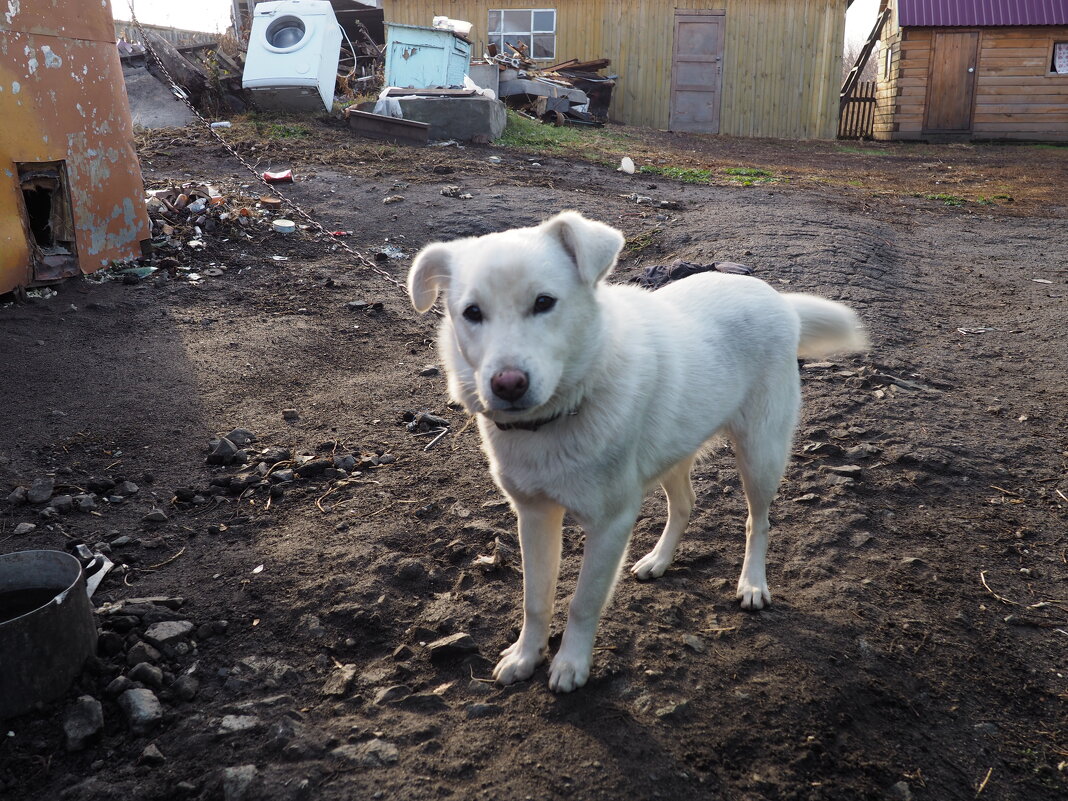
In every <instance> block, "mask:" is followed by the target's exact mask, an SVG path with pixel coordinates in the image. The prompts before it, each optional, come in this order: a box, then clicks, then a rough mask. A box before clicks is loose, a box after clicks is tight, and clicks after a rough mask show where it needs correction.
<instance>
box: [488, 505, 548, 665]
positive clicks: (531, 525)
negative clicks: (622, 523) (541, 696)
mask: <svg viewBox="0 0 1068 801" xmlns="http://www.w3.org/2000/svg"><path fill="white" fill-rule="evenodd" d="M512 500H513V502H514V503H515V507H516V512H517V514H518V515H519V548H520V551H521V552H522V555H523V629H522V631H520V632H519V639H518V640H516V641H515V642H514V643H512V644H511V645H510V646H509V647H508V648H505V649H504V650H503V651H501V660H500V661H499V662H498V663H497V667H496V668H494V670H493V678H494V679H496V680H497V682H498V683H499V684H511V683H512V682H516V681H524V680H526V679H529V678H530V677H531V676H532V675H533V674H534V668H536V667H537V666H538V665H540V664H541V663H542V662H543V661H544V660H545V655H546V651H547V649H548V645H549V625H550V623H551V622H552V617H553V605H554V603H555V600H556V579H557V577H558V576H559V575H560V547H561V539H562V536H563V534H562V532H563V524H564V508H563V507H562V506H560V505H558V504H556V503H553V502H552V501H549V500H546V499H537V500H532V499H529V498H524V499H519V498H515V497H513V499H512Z"/></svg>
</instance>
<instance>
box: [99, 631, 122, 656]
mask: <svg viewBox="0 0 1068 801" xmlns="http://www.w3.org/2000/svg"><path fill="white" fill-rule="evenodd" d="M124 645H125V641H124V640H123V638H122V635H121V634H119V633H117V632H114V631H102V632H100V635H99V636H98V637H97V638H96V649H97V651H99V652H100V653H102V654H103V655H104V656H117V655H118V654H121V653H122V650H123V647H124Z"/></svg>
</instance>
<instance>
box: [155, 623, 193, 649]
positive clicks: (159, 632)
mask: <svg viewBox="0 0 1068 801" xmlns="http://www.w3.org/2000/svg"><path fill="white" fill-rule="evenodd" d="M192 632H193V624H192V623H191V622H189V621H188V620H165V621H163V622H161V623H153V624H152V625H151V626H149V627H148V629H146V630H145V639H146V640H148V641H149V642H150V643H152V644H153V645H154V646H156V647H157V648H162V647H163V646H165V645H173V644H174V643H176V642H178V641H180V640H184V639H186V638H187V637H189V635H190V634H192Z"/></svg>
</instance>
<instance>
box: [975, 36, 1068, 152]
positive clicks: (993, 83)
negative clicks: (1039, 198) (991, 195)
mask: <svg viewBox="0 0 1068 801" xmlns="http://www.w3.org/2000/svg"><path fill="white" fill-rule="evenodd" d="M1055 41H1056V42H1068V26H1060V27H1048V26H1043V27H1034V28H984V29H982V34H981V36H980V40H979V67H978V70H977V71H978V73H979V75H978V80H977V82H976V89H975V116H974V118H973V122H972V133H973V135H974V136H976V137H978V138H983V139H986V138H991V139H1000V138H1009V139H1056V140H1061V141H1065V140H1068V75H1050V74H1049V73H1050V62H1051V59H1052V50H1051V45H1052V43H1053V42H1055Z"/></svg>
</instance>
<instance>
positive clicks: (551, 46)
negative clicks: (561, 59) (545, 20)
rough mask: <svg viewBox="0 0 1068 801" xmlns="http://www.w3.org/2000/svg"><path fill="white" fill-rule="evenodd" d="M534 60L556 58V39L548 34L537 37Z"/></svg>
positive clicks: (535, 39)
mask: <svg viewBox="0 0 1068 801" xmlns="http://www.w3.org/2000/svg"><path fill="white" fill-rule="evenodd" d="M533 58H556V37H555V36H553V35H552V34H547V33H542V34H538V35H536V36H535V37H534V55H533Z"/></svg>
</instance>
